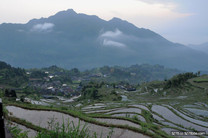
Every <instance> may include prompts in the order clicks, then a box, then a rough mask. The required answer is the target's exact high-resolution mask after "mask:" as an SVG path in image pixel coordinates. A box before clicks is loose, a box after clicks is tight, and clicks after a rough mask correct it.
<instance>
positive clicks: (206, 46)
mask: <svg viewBox="0 0 208 138" xmlns="http://www.w3.org/2000/svg"><path fill="white" fill-rule="evenodd" d="M188 47H190V48H192V49H195V50H198V51H201V52H204V53H207V54H208V42H207V43H203V44H200V45H188Z"/></svg>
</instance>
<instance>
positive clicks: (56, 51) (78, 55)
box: [0, 9, 208, 71]
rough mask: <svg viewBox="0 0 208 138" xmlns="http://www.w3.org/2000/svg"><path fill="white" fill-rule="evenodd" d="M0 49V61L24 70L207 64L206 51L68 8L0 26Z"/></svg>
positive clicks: (201, 66)
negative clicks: (54, 67)
mask: <svg viewBox="0 0 208 138" xmlns="http://www.w3.org/2000/svg"><path fill="white" fill-rule="evenodd" d="M0 47H1V48H2V50H1V51H0V54H1V57H0V59H1V60H4V61H6V62H7V63H10V64H12V65H14V66H19V67H24V68H34V67H45V66H50V65H57V66H60V67H64V68H74V67H77V68H81V69H88V68H93V67H99V66H103V65H122V66H123V65H124V66H125V65H132V64H144V63H147V64H161V65H164V66H166V67H170V68H178V69H181V70H190V71H193V70H194V71H197V70H206V69H207V68H208V65H207V61H206V60H205V59H207V58H208V55H207V54H204V53H202V52H199V51H195V50H192V49H190V48H187V47H185V46H184V45H181V44H177V43H172V42H170V41H168V40H167V39H165V38H164V37H162V36H161V35H159V34H157V33H155V32H153V31H151V30H149V29H144V28H138V27H136V26H135V25H133V24H131V23H129V22H128V21H125V20H122V19H119V18H117V17H115V18H112V19H111V20H109V21H105V20H103V19H100V18H99V17H98V16H95V15H90V16H89V15H86V14H80V13H76V12H75V11H74V10H72V9H69V10H66V11H62V12H58V13H57V14H55V15H52V16H50V17H48V18H40V19H32V20H30V21H29V22H28V23H26V24H4V25H0Z"/></svg>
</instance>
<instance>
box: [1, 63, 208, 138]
mask: <svg viewBox="0 0 208 138" xmlns="http://www.w3.org/2000/svg"><path fill="white" fill-rule="evenodd" d="M152 68H154V66H152ZM4 70H5V69H4ZM97 70H98V69H97ZM140 71H141V70H140ZM55 72H56V73H55ZM78 72H79V71H77V70H75V69H73V70H63V69H61V68H57V67H54V66H53V67H49V68H43V69H38V70H37V69H35V70H34V69H30V70H26V71H25V74H27V75H26V76H27V77H28V79H26V80H27V81H26V82H23V83H22V84H21V85H19V86H18V87H17V86H16V87H14V86H15V84H14V85H13V86H12V85H10V86H9V85H8V84H7V81H5V83H6V84H7V85H3V86H2V87H1V90H0V95H1V98H3V103H4V111H5V114H6V120H7V122H10V123H8V124H9V126H10V127H11V128H13V126H14V125H16V126H18V127H19V128H21V131H20V132H19V133H20V134H21V135H23V134H27V136H28V137H40V136H41V135H42V136H46V135H49V134H50V133H48V131H49V132H53V133H57V130H58V131H60V132H61V131H64V132H63V133H62V134H59V135H60V136H61V135H64V134H65V132H66V133H67V132H69V130H70V132H71V133H73V134H74V136H75V135H76V136H77V137H112V138H114V137H115V138H116V137H121V138H122V137H123V138H125V137H132V138H135V137H144V138H146V137H156V138H157V137H175V136H178V135H180V137H186V136H185V135H189V137H208V135H207V134H208V131H207V130H208V123H207V122H208V102H207V101H208V91H207V86H208V76H207V75H200V72H197V73H189V72H187V73H181V74H176V75H174V76H173V77H170V78H169V79H166V78H164V79H163V80H157V79H156V80H154V81H146V82H137V83H131V82H122V81H119V80H117V81H115V79H119V77H114V81H112V79H106V80H105V77H101V76H102V75H101V76H100V77H99V76H96V75H94V76H93V75H89V76H91V77H89V78H86V77H85V75H83V74H85V73H84V72H79V73H78ZM92 72H94V71H92ZM54 73H55V74H54ZM106 73H107V71H106ZM66 74H68V77H66ZM78 74H79V75H78ZM80 74H82V75H80ZM88 74H89V71H88ZM120 74H122V73H120ZM111 75H112V74H111ZM111 75H110V74H108V78H111ZM52 76H53V77H52ZM73 76H74V77H73ZM75 76H76V77H75ZM31 77H33V78H31ZM134 77H136V76H135V75H134ZM38 78H39V79H38ZM82 78H84V79H82ZM127 78H128V77H127ZM57 81H59V83H60V84H59V83H58V82H57ZM2 83H3V82H2ZM26 84H29V85H26ZM50 85H51V86H50ZM26 86H27V87H26ZM48 87H50V89H48ZM51 87H53V88H51ZM69 87H70V89H69ZM14 88H15V89H14ZM65 88H66V89H65ZM6 90H7V93H6ZM12 90H13V91H12ZM69 90H70V91H69ZM61 91H62V92H61ZM12 92H15V93H16V97H15V96H12V95H11V94H12ZM13 95H14V94H13ZM11 124H12V125H11ZM63 126H64V130H63V128H62V127H63ZM13 129H14V128H13ZM73 130H74V131H76V132H77V133H74V131H73ZM26 132H27V133H26ZM179 132H180V134H179ZM13 133H14V132H13ZM185 133H186V134H185ZM191 134H192V135H191Z"/></svg>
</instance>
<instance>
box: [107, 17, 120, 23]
mask: <svg viewBox="0 0 208 138" xmlns="http://www.w3.org/2000/svg"><path fill="white" fill-rule="evenodd" d="M121 21H124V20H121V19H120V18H117V17H113V18H112V19H111V20H109V22H121Z"/></svg>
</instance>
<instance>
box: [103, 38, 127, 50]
mask: <svg viewBox="0 0 208 138" xmlns="http://www.w3.org/2000/svg"><path fill="white" fill-rule="evenodd" d="M103 45H104V46H113V47H122V48H123V47H126V45H125V44H123V43H120V42H116V41H112V40H108V39H104V40H103Z"/></svg>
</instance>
